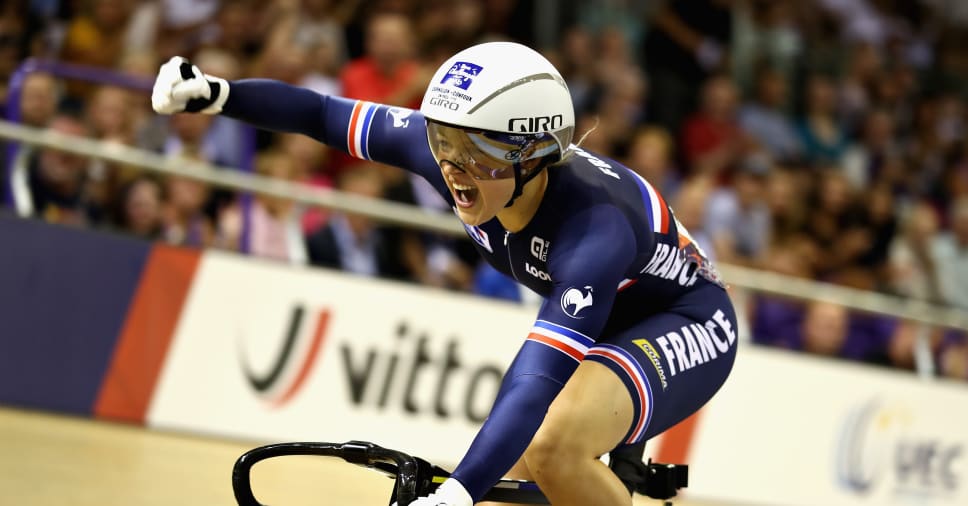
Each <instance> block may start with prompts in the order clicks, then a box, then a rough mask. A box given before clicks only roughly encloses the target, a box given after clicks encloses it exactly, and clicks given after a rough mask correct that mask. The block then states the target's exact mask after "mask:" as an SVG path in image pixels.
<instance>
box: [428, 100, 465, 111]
mask: <svg viewBox="0 0 968 506" xmlns="http://www.w3.org/2000/svg"><path fill="white" fill-rule="evenodd" d="M430 105H436V106H438V107H443V108H444V109H450V110H451V111H457V110H459V109H460V104H458V103H457V102H453V101H451V100H447V99H446V98H443V97H434V98H431V99H430Z"/></svg>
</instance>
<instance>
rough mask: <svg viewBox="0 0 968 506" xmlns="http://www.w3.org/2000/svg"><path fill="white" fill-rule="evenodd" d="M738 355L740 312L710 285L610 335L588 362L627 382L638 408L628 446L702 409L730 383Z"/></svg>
mask: <svg viewBox="0 0 968 506" xmlns="http://www.w3.org/2000/svg"><path fill="white" fill-rule="evenodd" d="M735 357H736V314H735V312H734V310H733V307H732V304H731V303H730V301H729V297H728V296H727V295H726V292H725V291H724V290H722V289H721V288H719V287H717V286H714V285H709V286H708V287H705V288H702V289H699V290H697V291H696V292H695V293H692V294H689V295H687V296H685V297H683V298H682V299H681V300H680V301H679V302H677V303H676V304H675V305H674V306H673V307H671V308H670V309H669V311H667V312H663V313H658V314H655V315H652V316H649V317H647V318H645V319H643V320H642V321H641V322H639V323H637V324H635V325H632V326H631V327H629V328H627V329H625V330H622V331H620V332H617V333H615V334H613V335H611V336H606V337H604V338H603V339H601V340H599V342H598V343H597V344H596V345H595V346H594V347H593V348H591V349H590V350H589V353H588V355H587V356H586V358H585V360H586V361H587V360H593V361H596V362H600V363H602V364H604V365H606V366H608V367H609V368H610V369H611V370H612V371H613V372H614V373H615V374H616V376H617V377H619V378H621V380H622V382H623V383H624V384H625V387H626V389H627V390H628V392H629V394H630V396H631V398H632V402H633V406H634V407H633V409H634V420H633V422H632V424H631V428H630V429H629V431H628V433H627V434H626V436H625V439H624V441H623V442H624V443H625V444H631V443H635V442H638V441H642V440H643V439H648V438H651V437H653V436H655V435H657V434H660V433H662V432H663V431H665V430H666V429H668V428H670V427H672V426H673V425H675V424H676V423H678V422H679V421H681V420H683V419H684V418H686V417H688V416H689V415H691V414H692V413H694V412H696V411H698V410H699V408H701V407H702V406H703V405H704V404H705V403H706V402H707V401H708V400H709V399H710V398H712V396H713V395H714V394H715V393H716V392H717V391H718V390H719V388H720V387H721V386H722V384H723V383H724V382H725V381H726V378H727V376H729V372H730V370H731V369H732V366H733V361H734V359H735Z"/></svg>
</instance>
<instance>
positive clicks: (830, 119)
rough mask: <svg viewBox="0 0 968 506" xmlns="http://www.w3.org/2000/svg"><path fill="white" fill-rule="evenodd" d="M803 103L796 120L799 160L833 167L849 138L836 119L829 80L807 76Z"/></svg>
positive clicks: (818, 165) (834, 102)
mask: <svg viewBox="0 0 968 506" xmlns="http://www.w3.org/2000/svg"><path fill="white" fill-rule="evenodd" d="M805 101H806V105H805V112H804V115H803V117H802V118H801V119H800V121H799V132H800V144H801V146H802V147H803V157H804V159H805V160H806V161H807V162H809V163H810V164H811V165H813V166H816V167H830V166H837V165H838V164H840V161H841V159H842V158H843V156H844V152H845V151H846V150H847V145H848V140H849V138H848V135H847V130H846V129H845V128H844V127H843V125H842V124H841V122H840V119H839V118H838V117H837V96H836V90H835V88H834V84H833V82H832V81H831V80H830V78H829V77H827V76H825V75H822V74H813V75H811V76H809V77H808V78H807V83H806V97H805Z"/></svg>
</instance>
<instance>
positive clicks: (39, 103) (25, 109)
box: [20, 72, 61, 128]
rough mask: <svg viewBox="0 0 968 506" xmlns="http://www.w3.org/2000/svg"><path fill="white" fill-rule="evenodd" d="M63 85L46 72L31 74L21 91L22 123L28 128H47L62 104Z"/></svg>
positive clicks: (25, 80)
mask: <svg viewBox="0 0 968 506" xmlns="http://www.w3.org/2000/svg"><path fill="white" fill-rule="evenodd" d="M60 96H61V83H60V82H58V80H57V79H56V78H55V77H54V76H52V75H50V74H48V73H46V72H31V73H30V74H27V75H26V76H25V77H24V80H23V83H22V85H21V89H20V122H21V123H23V124H24V125H27V126H32V127H36V128H42V127H45V126H47V125H48V124H49V123H50V121H51V119H52V118H53V117H54V114H56V113H57V105H58V103H59V102H60V99H61V98H60Z"/></svg>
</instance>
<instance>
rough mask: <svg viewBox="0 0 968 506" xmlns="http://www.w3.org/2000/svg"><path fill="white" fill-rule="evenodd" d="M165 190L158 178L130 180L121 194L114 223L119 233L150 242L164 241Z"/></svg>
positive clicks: (149, 177)
mask: <svg viewBox="0 0 968 506" xmlns="http://www.w3.org/2000/svg"><path fill="white" fill-rule="evenodd" d="M163 207H164V190H163V188H162V186H161V183H160V182H159V181H158V180H157V179H156V178H154V177H152V176H148V175H140V176H137V177H135V178H134V179H132V180H130V181H128V182H127V183H126V184H125V185H124V186H123V187H122V188H121V191H120V193H119V195H118V199H117V204H116V206H115V218H114V220H115V221H114V224H115V226H116V227H118V229H119V230H121V231H123V232H125V233H128V234H131V235H134V236H137V237H141V238H144V239H148V240H159V239H162V231H163V223H162V209H163Z"/></svg>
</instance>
